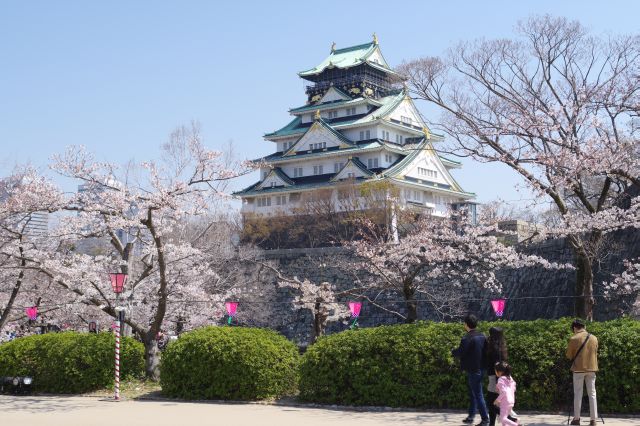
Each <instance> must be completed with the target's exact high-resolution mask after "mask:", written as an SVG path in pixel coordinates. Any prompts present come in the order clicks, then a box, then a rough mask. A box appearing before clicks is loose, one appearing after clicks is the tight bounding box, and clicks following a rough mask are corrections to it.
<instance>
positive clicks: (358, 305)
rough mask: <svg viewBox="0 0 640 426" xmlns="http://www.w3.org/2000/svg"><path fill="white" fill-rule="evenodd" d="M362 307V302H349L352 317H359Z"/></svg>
mask: <svg viewBox="0 0 640 426" xmlns="http://www.w3.org/2000/svg"><path fill="white" fill-rule="evenodd" d="M360 309H362V302H349V310H350V311H351V317H352V318H358V317H359V316H360Z"/></svg>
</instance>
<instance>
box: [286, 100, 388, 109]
mask: <svg viewBox="0 0 640 426" xmlns="http://www.w3.org/2000/svg"><path fill="white" fill-rule="evenodd" d="M363 102H366V103H369V104H372V105H376V106H380V105H382V103H381V102H378V101H377V100H375V99H372V98H356V99H345V100H342V101H334V102H326V103H323V104H314V105H304V106H301V107H297V108H292V109H290V110H289V112H290V113H300V112H307V111H315V110H317V109H319V110H323V109H327V108H335V107H343V106H349V105H357V104H359V103H363Z"/></svg>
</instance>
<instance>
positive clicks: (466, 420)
mask: <svg viewBox="0 0 640 426" xmlns="http://www.w3.org/2000/svg"><path fill="white" fill-rule="evenodd" d="M462 423H469V424H471V423H473V417H469V416H467V418H465V419H464V420H463V421H462Z"/></svg>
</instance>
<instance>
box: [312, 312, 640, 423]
mask: <svg viewBox="0 0 640 426" xmlns="http://www.w3.org/2000/svg"><path fill="white" fill-rule="evenodd" d="M570 324H571V320H570V319H562V320H537V321H513V322H511V321H506V322H499V323H495V322H494V323H482V324H481V327H480V329H481V330H482V331H484V332H485V333H486V332H487V330H488V329H489V327H491V326H494V325H495V326H500V327H503V328H504V329H505V336H506V338H507V344H508V348H509V361H510V363H511V364H512V366H513V369H514V373H513V374H514V378H515V379H516V381H517V382H518V391H517V395H516V400H517V402H516V405H517V408H519V409H525V410H527V409H530V410H554V409H561V408H562V409H564V408H566V407H568V406H570V405H571V404H572V402H571V398H572V386H571V374H570V372H569V362H568V361H567V360H566V359H565V350H566V344H567V341H568V339H569V337H570V335H571V331H570ZM587 329H588V330H589V332H592V333H593V334H594V335H595V336H597V337H598V340H599V367H600V372H599V374H598V378H597V381H596V387H597V389H598V406H599V408H600V409H601V410H602V411H603V412H617V413H634V412H640V398H638V397H637V395H639V394H640V322H638V321H633V320H630V319H621V320H615V321H608V322H601V323H591V324H589V325H588V326H587ZM463 334H464V329H463V327H462V325H460V324H443V323H430V322H427V323H418V324H410V325H397V326H383V327H377V328H367V329H360V330H351V331H345V332H342V333H338V334H333V335H330V336H327V337H323V338H321V339H320V340H319V341H318V342H317V343H316V344H315V345H313V346H312V347H310V348H309V349H308V350H307V352H306V353H305V355H304V357H303V359H302V363H301V367H300V373H301V378H300V398H301V399H302V400H304V401H310V402H319V403H330V404H347V405H382V406H392V407H400V406H402V407H434V408H435V407H438V408H441V407H446V408H466V407H467V390H466V384H465V378H464V375H463V373H462V372H461V371H460V370H459V368H458V365H459V364H458V361H457V360H456V359H454V358H453V357H452V356H451V349H452V348H454V347H457V345H458V344H459V342H460V338H461V337H462V335H463ZM485 386H486V380H485Z"/></svg>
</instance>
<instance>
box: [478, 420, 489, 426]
mask: <svg viewBox="0 0 640 426" xmlns="http://www.w3.org/2000/svg"><path fill="white" fill-rule="evenodd" d="M476 426H489V419H487V420H482V421H481V422H480V423H478V424H477V425H476Z"/></svg>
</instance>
